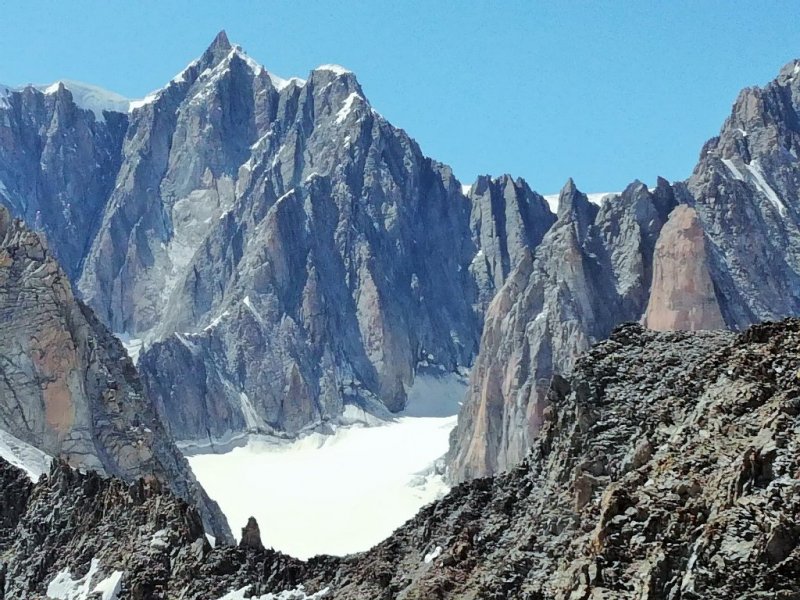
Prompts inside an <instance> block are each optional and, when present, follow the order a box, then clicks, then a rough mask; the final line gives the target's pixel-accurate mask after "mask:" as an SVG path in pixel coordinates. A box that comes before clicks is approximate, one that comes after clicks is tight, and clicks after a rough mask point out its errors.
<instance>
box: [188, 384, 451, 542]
mask: <svg viewBox="0 0 800 600" xmlns="http://www.w3.org/2000/svg"><path fill="white" fill-rule="evenodd" d="M465 390H466V381H465V379H464V378H462V377H460V376H458V375H453V374H451V375H447V376H444V377H436V376H432V375H421V376H419V377H418V378H417V380H416V382H415V385H414V387H413V388H412V390H411V391H410V393H409V399H410V403H409V407H408V408H407V410H406V411H405V412H404V413H403V414H402V415H401V416H399V417H398V418H397V419H394V420H392V421H387V422H384V423H382V424H381V425H378V426H374V427H364V426H363V425H353V426H348V427H339V428H337V429H336V431H335V432H334V434H333V435H322V434H319V433H314V434H311V435H308V436H306V437H303V438H301V439H299V440H296V441H285V440H276V439H274V438H267V437H257V438H251V439H250V441H249V442H248V444H247V445H246V446H244V447H241V448H236V449H234V450H232V451H230V452H228V453H226V454H206V455H197V456H191V457H188V459H189V463H190V464H191V466H192V469H193V470H194V472H195V475H196V476H197V478H198V480H199V481H200V483H201V484H202V485H203V486H204V487H205V489H206V490H207V491H208V493H209V494H210V495H211V497H212V498H214V499H215V500H216V501H217V502H218V503H219V505H220V507H221V508H222V511H223V512H224V513H225V516H226V517H227V519H228V522H229V524H230V525H231V529H232V530H233V531H234V534H238V532H239V528H241V527H242V526H244V524H245V523H246V522H247V518H248V517H250V516H254V517H256V519H257V520H258V522H259V525H260V527H261V536H262V539H263V541H264V544H265V545H266V546H272V547H274V548H276V549H277V550H281V551H283V552H286V553H288V554H291V555H292V556H296V557H298V558H308V557H310V556H313V555H315V554H323V553H324V554H334V555H344V554H349V553H352V552H358V551H361V550H367V549H368V548H370V547H371V546H373V545H374V544H376V543H378V542H380V541H381V540H383V539H384V538H386V537H388V536H389V535H390V534H391V533H392V531H394V529H396V528H397V527H398V526H400V525H401V524H403V523H404V522H405V521H406V520H408V519H410V518H411V517H413V516H414V514H416V512H417V511H418V510H419V508H421V507H422V506H424V505H425V504H427V503H428V502H431V501H433V500H435V499H436V498H438V497H440V496H442V495H444V494H445V493H446V492H447V491H448V487H447V485H446V484H445V482H444V479H443V477H442V476H441V474H438V473H436V470H435V468H434V463H435V462H436V460H437V459H438V458H440V457H441V456H442V455H443V454H444V453H445V452H446V451H447V445H448V436H449V434H450V431H451V430H452V428H453V427H454V426H455V423H456V413H457V411H458V408H459V406H458V405H459V402H460V400H461V399H462V398H463V396H464V393H465Z"/></svg>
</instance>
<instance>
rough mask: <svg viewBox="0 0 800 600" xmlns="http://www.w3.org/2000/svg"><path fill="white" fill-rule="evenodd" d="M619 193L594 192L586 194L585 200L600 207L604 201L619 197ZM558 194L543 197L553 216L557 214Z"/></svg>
mask: <svg viewBox="0 0 800 600" xmlns="http://www.w3.org/2000/svg"><path fill="white" fill-rule="evenodd" d="M619 195H620V192H596V193H592V194H586V199H587V200H589V202H591V203H592V204H596V205H598V206H601V205H602V204H603V203H604V202H605V201H606V200H610V199H611V198H614V197H615V196H619ZM558 196H559V195H558V194H547V195H546V196H543V198H544V199H545V201H546V202H547V205H548V206H549V207H550V211H551V212H553V213H554V214H558Z"/></svg>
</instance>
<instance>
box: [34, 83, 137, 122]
mask: <svg viewBox="0 0 800 600" xmlns="http://www.w3.org/2000/svg"><path fill="white" fill-rule="evenodd" d="M62 86H63V87H64V88H66V89H67V90H69V92H70V93H71V94H72V101H73V102H75V105H76V106H77V107H78V108H82V109H84V110H90V111H92V112H93V113H94V116H95V118H96V119H97V120H98V121H104V120H105V118H104V116H103V112H117V113H127V112H128V110H129V107H130V104H131V100H130V99H129V98H125V97H124V96H121V95H120V94H117V93H116V92H111V91H109V90H105V89H103V88H101V87H98V86H96V85H91V84H88V83H82V82H80V81H72V80H69V79H61V80H59V81H56V82H55V83H51V84H49V85H34V86H32V87H34V88H36V89H37V90H39V91H40V92H43V93H44V94H48V95H49V94H55V93H57V92H58V91H59V89H61V87H62Z"/></svg>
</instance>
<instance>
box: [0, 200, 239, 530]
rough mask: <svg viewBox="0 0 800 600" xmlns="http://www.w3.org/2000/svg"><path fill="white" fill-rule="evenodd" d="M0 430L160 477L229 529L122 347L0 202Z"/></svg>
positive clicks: (123, 472)
mask: <svg viewBox="0 0 800 600" xmlns="http://www.w3.org/2000/svg"><path fill="white" fill-rule="evenodd" d="M0 315H2V316H3V326H2V327H0V357H2V360H0V429H2V430H3V431H5V432H8V433H10V434H11V435H13V436H14V437H15V438H17V439H19V440H21V441H22V442H24V443H26V444H30V445H31V446H33V447H35V448H38V449H39V450H40V451H42V452H44V453H45V454H48V455H50V456H58V457H61V458H63V459H64V460H66V461H67V462H68V463H69V464H70V465H72V466H73V467H76V468H81V469H92V470H94V471H98V472H100V473H104V474H109V475H117V476H119V477H121V478H123V479H125V480H126V481H129V482H133V481H135V480H137V479H138V478H142V477H143V478H145V479H147V480H154V479H155V480H158V481H160V482H162V483H163V484H164V485H166V486H168V487H169V488H170V489H172V490H173V491H174V492H175V493H176V494H178V495H179V496H181V497H183V498H184V499H186V500H188V501H191V502H194V503H196V505H197V506H198V508H199V510H200V512H201V514H202V516H203V518H204V520H205V522H206V524H207V526H208V528H209V531H211V532H212V533H214V534H215V535H219V536H222V539H229V538H230V533H229V530H228V527H227V524H226V522H225V520H224V517H223V516H222V514H221V513H220V511H219V508H218V507H217V505H216V503H214V502H212V501H211V500H209V498H208V497H207V496H206V494H205V492H204V491H203V489H202V488H201V487H200V485H199V484H198V483H197V481H196V480H195V478H194V475H193V474H192V472H191V469H190V468H189V465H188V463H187V462H186V459H184V458H183V456H182V455H181V454H180V453H179V452H178V449H177V448H176V446H175V444H174V442H173V441H172V439H171V438H170V437H169V436H168V435H167V433H166V432H165V431H164V427H163V425H162V423H161V421H160V420H159V419H158V417H157V416H156V411H155V407H154V405H153V404H152V402H151V401H150V400H149V398H147V396H146V395H145V393H144V391H143V389H142V384H141V381H140V380H139V377H138V375H137V374H136V370H135V369H134V367H133V364H132V363H131V361H130V359H129V358H128V357H127V355H126V354H125V351H124V349H123V348H122V345H121V344H120V343H119V341H118V340H117V339H116V338H115V337H114V336H113V335H111V333H110V332H109V331H108V330H107V329H106V328H105V327H104V326H103V325H102V324H101V323H100V322H99V321H98V320H97V319H96V318H95V316H94V314H93V313H92V311H91V309H89V308H88V307H87V306H85V305H84V304H82V303H80V302H79V301H77V300H76V299H75V298H74V296H73V293H72V289H71V286H70V283H69V279H68V278H67V276H66V274H65V273H64V272H63V271H62V270H61V269H60V267H59V266H58V263H57V262H56V260H55V258H54V257H53V254H52V253H51V252H50V250H49V249H48V248H47V247H46V246H45V245H44V243H43V242H42V240H41V238H40V237H39V235H38V234H36V233H33V232H31V231H30V230H29V229H28V228H27V227H26V226H25V225H24V224H23V223H22V222H21V221H18V220H15V219H13V218H12V217H11V216H10V214H9V212H8V210H7V209H6V208H5V207H3V206H0Z"/></svg>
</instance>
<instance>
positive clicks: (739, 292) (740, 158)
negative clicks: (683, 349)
mask: <svg viewBox="0 0 800 600" xmlns="http://www.w3.org/2000/svg"><path fill="white" fill-rule="evenodd" d="M799 153H800V62H798V61H793V62H792V63H790V64H788V65H786V67H784V68H783V69H782V70H781V73H780V75H779V76H778V78H777V79H775V80H774V81H772V82H770V83H769V84H768V85H767V86H766V87H764V88H763V89H762V88H747V89H745V90H743V91H742V92H741V94H740V95H739V98H738V99H737V100H736V102H735V104H734V105H733V110H732V112H731V116H730V117H729V118H728V119H727V120H726V121H725V124H724V125H723V127H722V130H721V131H720V135H719V136H718V137H716V138H714V139H712V140H710V141H709V142H708V143H707V144H706V145H705V147H704V148H703V151H702V153H701V156H700V162H699V163H698V164H697V167H695V170H694V173H692V176H691V177H690V178H689V180H688V186H689V189H690V190H691V192H692V194H693V196H694V197H695V198H696V204H695V208H696V210H697V214H698V217H699V218H700V221H701V223H702V226H703V229H704V231H705V234H706V237H707V239H708V241H709V244H708V246H709V254H710V267H711V272H712V278H713V279H714V283H715V286H716V289H717V295H718V297H719V301H720V308H721V311H722V314H723V317H724V319H725V322H726V323H727V324H728V325H729V326H731V327H735V328H742V327H745V326H747V325H748V324H750V323H753V322H756V321H761V320H765V319H775V318H780V317H782V316H785V315H795V314H798V310H800V159H798V156H800V154H799Z"/></svg>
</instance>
